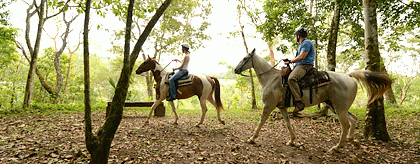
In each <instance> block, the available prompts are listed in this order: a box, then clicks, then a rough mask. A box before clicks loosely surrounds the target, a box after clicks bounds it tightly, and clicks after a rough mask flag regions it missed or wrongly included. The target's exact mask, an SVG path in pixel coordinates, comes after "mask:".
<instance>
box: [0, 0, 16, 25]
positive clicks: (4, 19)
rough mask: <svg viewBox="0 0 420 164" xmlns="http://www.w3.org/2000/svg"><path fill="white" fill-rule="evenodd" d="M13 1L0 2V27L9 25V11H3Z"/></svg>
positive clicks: (4, 0)
mask: <svg viewBox="0 0 420 164" xmlns="http://www.w3.org/2000/svg"><path fill="white" fill-rule="evenodd" d="M12 2H13V0H3V1H1V2H0V25H4V26H7V25H9V22H8V20H9V10H7V9H5V8H6V7H7V6H8V5H10V3H12Z"/></svg>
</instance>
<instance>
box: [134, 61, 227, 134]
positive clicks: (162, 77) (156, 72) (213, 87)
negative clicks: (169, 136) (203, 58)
mask: <svg viewBox="0 0 420 164" xmlns="http://www.w3.org/2000/svg"><path fill="white" fill-rule="evenodd" d="M147 71H152V73H153V77H154V79H155V81H156V86H155V90H156V101H155V102H154V103H153V105H152V107H151V109H150V112H149V116H148V117H147V119H146V121H145V123H149V120H150V118H151V117H152V113H153V111H154V110H155V109H156V108H157V106H158V105H159V104H160V103H161V102H162V101H163V100H165V98H166V97H167V96H168V95H169V85H168V84H165V82H168V74H169V72H166V71H165V69H164V68H163V67H162V66H160V65H159V63H158V62H157V61H156V60H155V58H150V57H148V58H147V59H146V60H145V61H144V62H143V63H142V64H141V65H140V66H139V67H138V68H137V70H136V74H141V73H143V72H147ZM191 76H194V78H193V80H192V83H191V84H189V85H185V86H180V87H179V88H178V91H177V93H176V98H177V99H187V98H190V97H192V96H194V95H197V96H198V99H199V100H200V105H201V112H202V113H201V119H200V122H199V123H197V124H196V125H195V126H197V127H198V126H199V125H201V124H203V121H204V117H205V116H206V113H207V106H206V100H207V101H209V102H210V103H211V104H212V105H213V106H214V107H215V108H216V110H217V119H218V120H219V122H220V123H221V124H223V125H224V124H225V122H224V121H223V120H222V119H221V118H220V110H222V109H223V104H222V101H221V100H220V84H219V80H218V79H217V78H215V77H210V76H205V77H203V76H195V75H191ZM213 92H214V96H215V98H216V99H213V96H212V93H213ZM169 103H170V104H171V107H172V111H173V112H174V114H175V121H174V123H173V124H174V125H176V124H178V115H177V114H176V108H175V105H174V102H173V101H169Z"/></svg>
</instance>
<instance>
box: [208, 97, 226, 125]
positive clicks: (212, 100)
mask: <svg viewBox="0 0 420 164" xmlns="http://www.w3.org/2000/svg"><path fill="white" fill-rule="evenodd" d="M207 101H209V102H210V103H211V104H212V105H213V106H214V108H216V111H217V120H219V122H220V123H221V124H222V125H225V121H223V120H222V118H220V109H219V108H218V107H217V105H216V102H215V101H214V98H213V95H212V94H210V96H209V97H207Z"/></svg>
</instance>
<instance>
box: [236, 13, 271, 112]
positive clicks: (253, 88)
mask: <svg viewBox="0 0 420 164" xmlns="http://www.w3.org/2000/svg"><path fill="white" fill-rule="evenodd" d="M238 12H239V14H238V18H239V19H238V21H239V26H240V27H241V36H242V40H243V41H244V46H245V51H246V54H248V53H249V51H248V50H249V49H248V44H247V43H246V39H245V32H244V26H243V25H242V22H241V8H240V6H238ZM271 51H272V49H271V50H270V58H271ZM271 59H272V60H273V61H272V64H271V65H273V63H274V52H273V58H271ZM273 66H274V65H273ZM249 76H250V81H251V108H252V109H257V100H256V99H255V84H254V77H253V75H252V69H250V70H249Z"/></svg>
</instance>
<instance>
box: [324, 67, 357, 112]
mask: <svg viewBox="0 0 420 164" xmlns="http://www.w3.org/2000/svg"><path fill="white" fill-rule="evenodd" d="M327 72H328V74H329V75H330V78H331V84H330V85H329V88H328V94H329V96H328V97H329V98H328V99H329V100H330V101H331V102H332V103H333V105H334V108H340V109H347V110H348V108H350V106H351V104H353V101H354V99H355V98H356V94H357V83H356V81H355V80H354V79H353V78H352V77H350V76H349V75H347V74H342V73H337V72H332V71H327Z"/></svg>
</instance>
